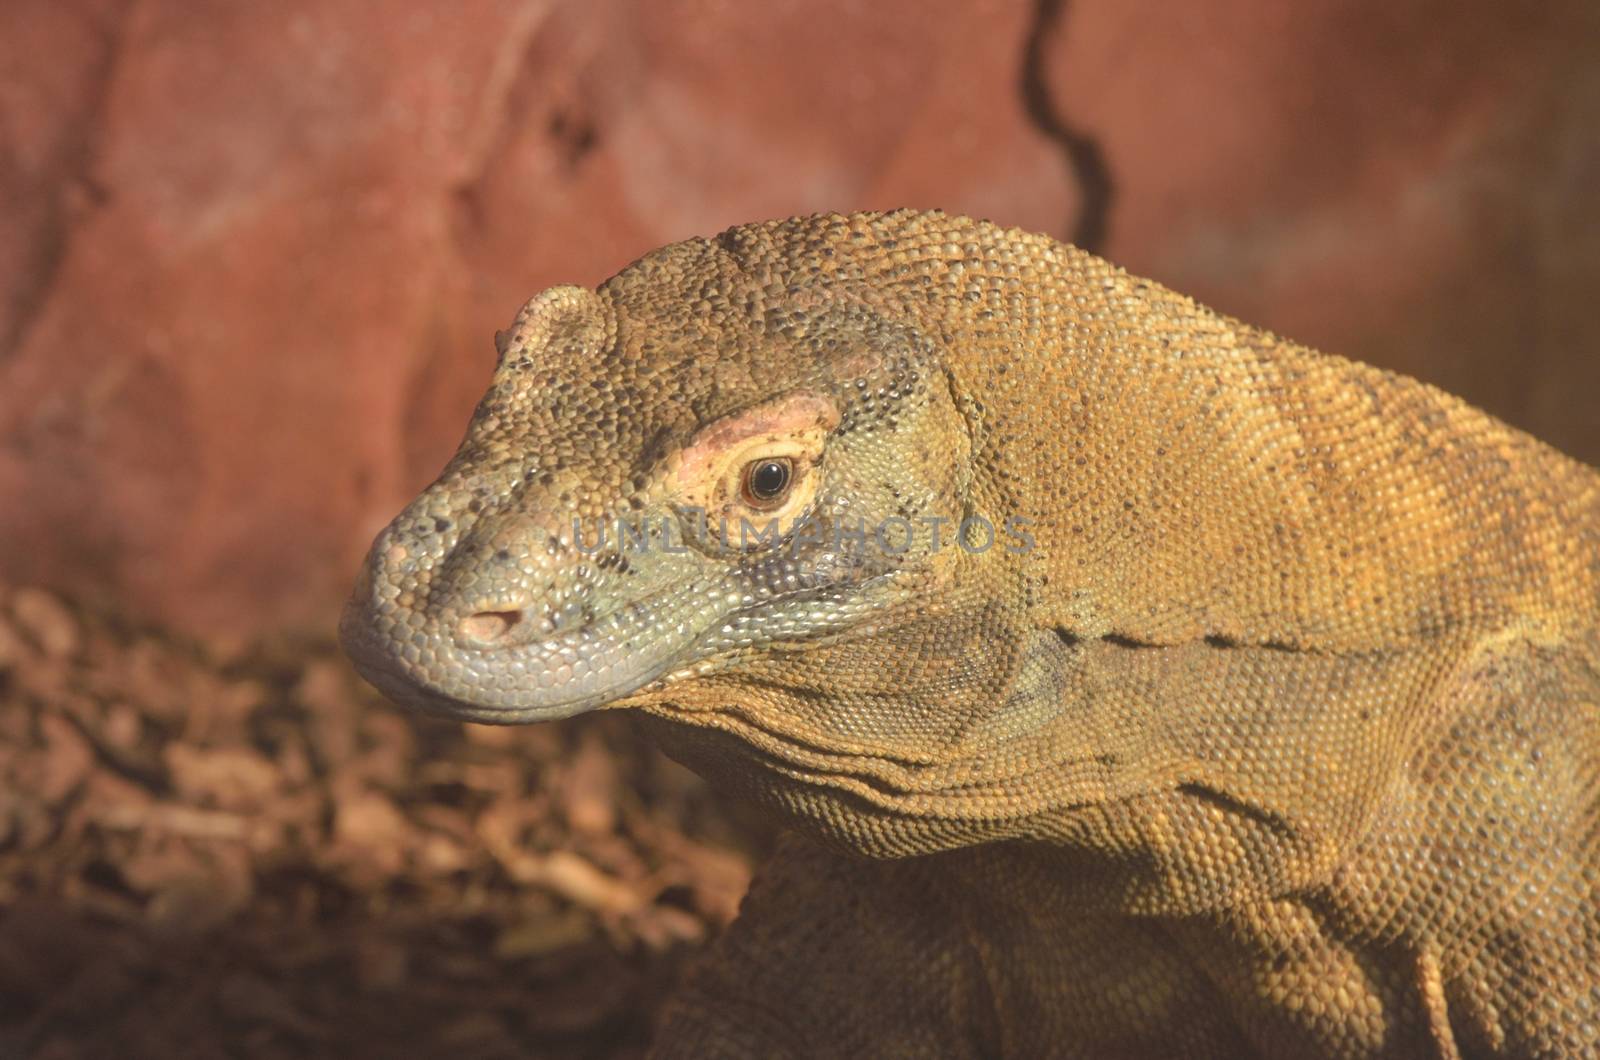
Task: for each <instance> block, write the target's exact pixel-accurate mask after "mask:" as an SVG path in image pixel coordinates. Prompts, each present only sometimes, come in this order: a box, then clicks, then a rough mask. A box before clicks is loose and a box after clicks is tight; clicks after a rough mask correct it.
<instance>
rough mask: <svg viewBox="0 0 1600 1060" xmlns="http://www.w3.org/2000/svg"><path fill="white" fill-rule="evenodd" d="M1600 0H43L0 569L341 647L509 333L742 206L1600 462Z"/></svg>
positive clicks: (20, 190)
mask: <svg viewBox="0 0 1600 1060" xmlns="http://www.w3.org/2000/svg"><path fill="white" fill-rule="evenodd" d="M1596 187H1600V7H1597V6H1596V5H1595V4H1594V3H1593V2H1592V0H1551V2H1548V3H1544V4H1538V5H1533V4H1528V5H1510V4H1503V3H1496V2H1489V0H1463V2H1458V3H1454V4H1445V3H1442V2H1433V0H1421V2H1411V3H1398V2H1395V0H1383V2H1380V0H1296V2H1295V3H1293V4H1289V3H1283V2H1280V0H1210V2H1208V3H1205V4H1172V3H1165V2H1155V0H1136V2H1127V0H1092V2H1089V0H1071V2H1066V3H1060V2H1056V0H1040V2H1038V3H1032V2H1021V0H1015V2H1002V0H988V2H983V0H972V2H966V3H961V2H956V0H917V2H911V0H904V2H890V0H861V2H849V0H813V2H810V3H801V2H798V0H781V2H763V3H752V2H749V0H631V2H630V0H610V2H582V0H564V2H557V0H553V2H538V0H455V2H452V3H448V4H445V3H437V2H434V3H429V2H426V0H392V2H388V3H384V4H370V3H361V2H356V0H274V2H273V3H262V4H240V3H235V2H231V0H7V2H6V3H4V4H0V231H3V232H4V236H3V238H0V578H10V579H20V580H40V581H44V582H47V583H50V584H54V585H56V586H59V587H62V588H65V589H68V590H71V591H75V592H78V593H90V594H103V595H114V596H117V597H120V598H122V599H123V601H124V603H131V604H132V605H133V606H134V607H135V608H136V609H137V610H138V611H140V612H142V613H145V614H148V615H151V616H153V617H157V618H161V619H164V620H173V621H176V622H178V623H180V624H182V625H185V626H187V627H189V628H192V629H198V630H202V631H212V630H225V631H240V632H243V631H250V630H260V629H263V628H270V627H273V626H276V625H281V624H290V625H306V624H311V625H317V626H321V627H323V628H326V627H327V626H328V624H329V623H330V622H331V616H332V615H333V613H334V608H335V607H336V605H337V602H338V600H339V599H340V598H341V597H342V595H343V593H344V592H345V589H346V586H347V583H348V581H349V579H350V576H351V573H352V570H353V567H354V564H355V562H356V559H357V557H358V556H359V554H360V552H361V550H362V549H363V547H364V545H365V544H366V542H367V540H368V539H369V538H370V536H371V535H372V534H373V533H374V532H375V531H376V530H377V529H378V528H379V526H380V525H381V524H382V523H383V522H384V521H385V520H386V519H387V518H388V517H389V516H390V515H391V514H392V513H393V512H394V511H395V510H396V508H397V507H398V506H399V505H400V504H401V503H402V502H403V501H404V500H405V499H406V498H407V497H408V496H409V495H410V494H411V493H412V492H413V491H414V490H415V489H416V488H417V487H419V486H420V485H422V484H423V483H424V482H426V481H427V480H428V479H429V478H430V477H431V475H432V474H433V473H434V472H435V471H437V469H438V468H439V466H440V465H441V464H442V463H443V461H444V460H445V458H446V457H447V456H448V454H449V453H450V451H451V449H452V448H453V446H454V443H455V441H456V440H457V438H458V437H459V434H460V431H461V429H462V427H463V425H464V422H465V418H466V416H467V414H468V411H469V410H470V408H471V406H472V403H473V401H474V400H475V399H476V397H477V394H478V392H479V391H480V390H481V388H482V386H483V385H484V382H485V380H486V378H487V375H488V372H489V371H490V369H491V367H492V363H493V344H492V334H493V332H494V330H495V329H496V328H498V327H502V326H504V325H505V324H506V323H507V322H508V321H509V320H510V319H511V317H512V315H513V314H514V313H515V311H516V309H517V307H518V306H519V305H520V304H521V303H522V301H523V300H524V299H525V298H527V297H528V296H529V295H531V294H532V293H533V292H535V291H536V290H538V289H539V288H541V287H543V286H545V285H548V284H550V283H555V282H582V283H595V282H598V281H600V280H602V279H604V278H605V277H606V276H607V275H609V274H610V273H612V272H614V271H615V270H616V269H618V268H619V267H621V266H622V265H624V264H626V263H627V262H628V261H629V260H631V259H632V258H634V257H635V256H637V255H638V254H640V253H642V252H643V251H645V250H647V249H649V248H651V247H654V246H656V245H658V244H661V243H664V242H668V241H670V240H674V239H678V238H682V237H684V236H689V235H695V234H701V235H706V234H711V233H713V232H715V231H717V230H718V229H720V228H722V227H724V226H726V225H729V224H732V223H736V222H739V221H745V220H752V219H756V218H761V217H769V216H777V215H785V214H791V213H798V212H809V211H815V210H828V209H836V210H849V209H857V208H887V207H893V206H902V205H907V206H921V207H927V206H939V207H943V208H944V209H947V210H951V211H957V212H964V213H974V214H979V215H984V216H988V217H991V218H993V219H995V220H997V221H1001V222H1005V223H1011V224H1018V225H1023V226H1026V227H1029V228H1033V229H1039V230H1044V231H1049V232H1052V233H1055V234H1057V235H1060V236H1063V237H1076V238H1079V239H1082V240H1084V241H1085V242H1087V243H1089V244H1090V245H1092V246H1093V248H1094V249H1096V250H1099V251H1101V252H1102V253H1105V254H1107V255H1108V256H1109V257H1111V258H1113V259H1114V260H1116V261H1118V262H1119V263H1121V264H1123V265H1125V266H1127V267H1128V268H1130V269H1132V270H1134V271H1136V272H1140V273H1143V274H1146V275H1149V276H1153V277H1155V278H1157V279H1160V280H1162V281H1164V282H1166V283H1169V284H1171V285H1173V286H1175V287H1178V288H1180V289H1182V290H1184V291H1186V292H1188V293H1192V294H1194V295H1196V296H1198V297H1200V298H1202V299H1203V300H1205V301H1208V302H1210V303H1211V304H1213V305H1215V306H1217V307H1218V308H1220V309H1223V310H1226V311H1228V312H1231V313H1235V314H1237V315H1239V316H1242V317H1244V318H1246V319H1249V320H1251V321H1252V322H1256V323H1261V324H1264V325H1266V326H1269V327H1272V328H1274V329H1275V330H1278V331H1280V332H1283V333H1285V334H1288V335H1291V336H1293V337H1295V338H1298V339H1301V340H1303V341H1307V342H1310V343H1312V344H1314V345H1318V346H1320V347H1322V348H1325V349H1329V350H1334V351H1338V352H1342V353H1346V354H1349V355H1352V356H1355V357H1359V358H1362V359H1365V360H1371V361H1374V362H1377V363H1379V364H1384V365H1389V366H1392V367H1394V368H1397V369H1400V370H1402V371H1406V372H1410V373H1413V374H1416V375H1419V376H1422V377H1423V378H1426V379H1429V380H1432V381H1435V382H1438V383H1440V384H1441V385H1443V386H1445V387H1447V388H1449V389H1452V390H1455V391H1457V392H1459V393H1461V394H1463V395H1464V396H1466V397H1467V398H1469V399H1470V400H1472V401H1474V402H1476V403H1478V404H1481V405H1483V406H1486V407H1488V408H1490V409H1491V410H1493V411H1495V412H1497V413H1499V414H1500V415H1502V416H1504V417H1506V418H1508V419H1510V420H1511V421H1512V422H1514V423H1517V424H1519V425H1521V426H1524V427H1526V428H1528V429H1530V430H1533V431H1535V432H1536V433H1539V434H1540V435H1542V436H1543V437H1545V438H1547V439H1549V440H1550V441H1552V442H1554V443H1555V444H1557V445H1559V446H1562V447H1563V448H1566V449H1567V450H1568V451H1570V452H1573V453H1575V454H1577V455H1579V456H1582V457H1584V458H1586V459H1589V460H1591V461H1600V414H1597V413H1596V412H1595V411H1594V406H1595V401H1596V396H1597V395H1600V340H1597V338H1596V336H1597V334H1600V296H1597V292H1600V197H1597V196H1596V194H1595V192H1594V189H1595V188H1596Z"/></svg>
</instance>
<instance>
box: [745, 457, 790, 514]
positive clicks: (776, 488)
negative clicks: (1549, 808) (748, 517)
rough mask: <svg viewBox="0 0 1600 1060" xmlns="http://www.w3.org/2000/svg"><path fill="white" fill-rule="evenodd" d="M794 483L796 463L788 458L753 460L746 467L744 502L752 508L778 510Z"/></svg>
mask: <svg viewBox="0 0 1600 1060" xmlns="http://www.w3.org/2000/svg"><path fill="white" fill-rule="evenodd" d="M793 483H794V461H793V460H791V459H790V458H788V457H786V456H769V457H766V458H764V459H761V460H752V461H750V463H748V464H746V465H745V467H744V484H743V486H742V488H741V489H740V493H742V494H743V500H744V502H745V503H746V504H748V505H750V506H751V507H752V508H776V507H777V506H778V505H780V504H782V503H783V499H784V498H785V497H786V496H788V493H789V487H790V486H791V485H793Z"/></svg>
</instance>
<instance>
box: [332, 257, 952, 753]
mask: <svg viewBox="0 0 1600 1060" xmlns="http://www.w3.org/2000/svg"><path fill="white" fill-rule="evenodd" d="M836 238H848V236H847V234H842V235H838V236H836ZM766 246H767V245H766V244H765V243H763V242H762V241H760V240H759V239H752V240H750V241H748V242H741V239H740V237H739V236H738V235H737V234H730V235H729V236H725V237H723V238H721V239H719V240H718V241H716V242H707V241H693V242H690V243H684V244H677V245H674V246H672V247H668V248H665V249H663V250H661V251H658V252H656V253H655V254H653V255H651V256H649V257H647V258H645V259H643V260H641V261H640V262H638V263H636V264H635V265H633V266H632V267H630V268H629V269H628V270H626V271H625V272H623V273H622V274H620V275H619V276H618V277H616V278H615V279H613V280H612V281H610V282H608V283H607V284H606V285H604V286H602V287H601V288H600V290H599V291H589V290H585V289H581V288H577V287H556V288H553V289H550V290H548V291H545V292H544V293H542V294H540V295H539V296H537V297H536V298H534V299H533V300H532V301H530V302H529V303H528V304H527V305H526V306H525V307H524V308H523V310H522V311H521V313H520V314H519V315H518V317H517V319H516V322H515V323H514V324H513V326H512V327H511V328H510V329H509V330H508V331H506V332H503V333H501V335H500V336H499V339H498V346H499V351H500V359H499V364H498V366H497V369H496V371H495V374H494V377H493V380H492V382H491V385H490V388H489V391H488V393H487V395H486V396H485V397H484V398H483V400H482V401H481V403H480V404H479V406H478V408H477V411H476V413H475V415H474V417H473V419H472V421H471V424H470V426H469V428H468V431H467V435H466V438H465V439H464V440H463V442H462V443H461V446H460V448H459V451H458V452H457V453H456V455H455V457H454V458H453V459H452V460H451V461H450V463H449V464H448V466H447V467H446V468H445V469H444V471H443V472H442V474H441V475H440V477H439V478H438V480H437V481H436V482H435V483H433V484H432V485H431V486H429V487H428V488H427V489H426V490H425V491H424V492H423V493H422V494H421V496H419V497H418V498H417V499H416V500H415V501H413V502H412V503H411V504H410V505H409V506H407V507H406V508H405V510H404V511H403V512H401V513H400V515H399V516H398V517H397V518H395V519H394V521H393V522H392V523H391V524H390V525H389V526H388V527H387V528H386V529H385V530H384V531H383V532H382V533H381V534H380V535H379V536H378V538H377V540H376V541H375V542H374V544H373V546H372V549H371V552H370V554H369V557H368V559H367V561H366V563H365V565H364V568H363V570H362V572H361V575H360V578H359V582H358V585H357V587H356V590H355V593H354V595H353V596H352V598H351V601H350V603H349V604H348V606H347V608H346V611H345V615H344V618H343V621H342V623H341V639H342V640H343V643H344V645H345V647H346V649H347V651H348V653H349V654H350V656H351V658H352V659H353V660H354V662H355V664H356V666H357V667H358V669H359V670H360V671H361V673H362V674H363V675H364V676H366V677H367V678H368V679H369V680H370V681H371V682H372V683H373V684H375V685H377V686H378V687H379V688H380V689H381V690H382V691H384V692H385V693H386V694H388V695H389V696H390V697H391V698H393V699H395V700H397V701H399V702H401V703H403V704H407V705H410V706H414V707H417V708H419V709H422V710H426V711H429V712H433V713H440V714H445V715H449V716H454V717H460V718H464V719H468V720H472V721H480V722H500V723H516V722H530V721H539V720H546V719H553V718H561V717H566V716H569V715H572V714H575V713H578V712H581V711H585V710H589V709H592V708H596V707H602V706H610V705H617V704H624V703H626V704H636V705H654V706H655V707H656V708H658V709H660V710H665V711H675V710H676V711H685V712H692V711H694V710H696V709H698V710H700V711H701V712H702V714H715V713H717V712H718V711H719V710H724V709H727V708H730V707H733V706H737V705H739V704H744V705H749V701H748V698H747V697H742V696H741V695H740V694H739V686H738V684H737V682H736V683H735V684H734V685H731V686H730V685H728V684H726V683H724V684H718V683H717V678H718V677H719V676H726V675H728V674H730V673H743V672H745V671H746V669H747V668H748V667H749V666H750V665H751V664H752V663H754V662H756V661H758V660H762V659H766V660H769V661H770V660H771V659H772V658H773V657H775V656H781V657H783V658H784V659H785V660H787V662H786V665H785V667H784V668H783V672H784V674H785V675H786V676H785V677H784V678H782V679H778V680H777V683H778V684H780V685H782V684H790V685H794V684H799V685H804V684H806V682H808V681H810V682H813V683H815V682H816V681H817V680H818V678H819V675H818V674H817V673H816V672H814V667H817V666H826V665H827V663H826V661H825V659H824V657H823V656H813V655H812V654H811V653H810V651H809V646H810V645H813V644H817V643H828V642H832V641H837V640H839V639H841V638H843V639H850V638H858V637H861V636H866V635H870V633H871V631H873V630H878V629H881V628H883V627H885V626H886V625H892V624H894V623H896V622H899V621H904V620H906V616H907V615H908V613H909V612H911V611H914V610H915V608H916V606H917V601H918V600H926V599H929V598H930V597H931V596H932V595H933V594H930V593H929V592H928V591H927V589H928V587H929V586H930V585H931V584H934V583H938V582H940V581H942V580H948V579H950V578H952V577H953V568H954V567H956V566H958V565H959V563H960V561H961V560H962V559H963V558H970V555H969V554H968V553H965V552H963V551H962V550H960V549H957V548H954V547H950V546H949V544H948V542H949V540H950V538H951V537H952V535H953V532H954V531H953V529H948V528H947V529H944V531H943V532H944V538H945V541H944V542H940V541H939V540H937V537H938V533H939V530H940V528H941V527H943V526H948V527H951V528H953V527H954V526H956V525H957V524H958V523H959V521H960V519H961V517H962V511H963V503H964V500H963V491H964V487H965V479H964V475H965V464H966V459H965V457H966V453H965V445H966V440H967V436H966V433H965V430H964V426H963V423H962V418H961V414H960V412H959V410H958V409H957V408H956V406H955V403H954V399H953V398H952V396H951V393H950V391H949V389H948V387H947V385H946V382H945V380H944V378H943V377H942V375H941V374H940V371H939V367H938V364H937V362H936V361H935V359H934V357H933V350H934V344H933V342H932V341H931V340H930V337H929V336H927V335H924V334H921V333H919V332H918V331H916V330H915V329H913V328H911V327H908V326H907V325H906V324H905V323H903V322H901V321H899V320H897V318H896V317H895V315H894V314H892V313H888V312H885V311H883V310H882V308H881V307H879V306H875V305H874V304H873V303H872V300H871V297H870V292H869V291H864V290H861V289H856V288H852V286H851V285H850V284H848V283H833V282H829V276H828V275H827V274H826V273H824V274H823V275H801V274H800V273H799V272H798V271H791V270H788V269H787V268H786V267H785V264H784V261H783V260H782V255H777V254H766V253H765V252H764V249H763V248H765V247H766ZM828 257H829V255H828V254H826V253H819V254H817V255H815V260H816V261H818V262H821V263H825V262H826V261H827V260H828ZM840 257H841V259H842V258H843V257H844V255H840ZM814 271H815V270H814ZM941 546H944V547H941ZM767 676H768V678H769V679H771V674H768V675H767ZM780 698H781V696H780Z"/></svg>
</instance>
